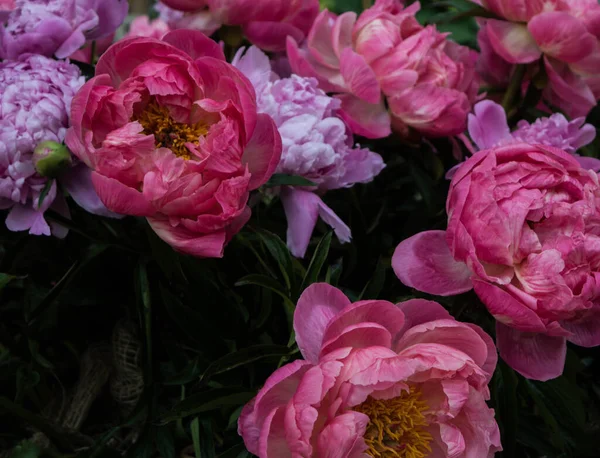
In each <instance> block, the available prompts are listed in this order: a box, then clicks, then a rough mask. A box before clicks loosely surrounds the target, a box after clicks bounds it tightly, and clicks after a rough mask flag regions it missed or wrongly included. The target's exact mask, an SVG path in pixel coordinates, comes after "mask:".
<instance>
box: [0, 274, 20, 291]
mask: <svg viewBox="0 0 600 458" xmlns="http://www.w3.org/2000/svg"><path fill="white" fill-rule="evenodd" d="M15 278H16V277H15V276H14V275H8V274H3V273H0V291H2V289H3V288H4V287H5V286H6V285H8V284H9V283H10V282H11V281H12V280H14V279H15Z"/></svg>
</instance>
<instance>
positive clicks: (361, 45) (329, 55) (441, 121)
mask: <svg viewBox="0 0 600 458" xmlns="http://www.w3.org/2000/svg"><path fill="white" fill-rule="evenodd" d="M418 10H419V4H418V2H417V3H414V4H412V5H410V6H408V7H406V8H403V7H402V4H401V2H400V1H399V0H377V1H376V2H375V5H374V6H373V7H371V8H369V9H368V10H366V11H365V12H363V13H362V14H361V15H360V17H358V18H357V17H356V14H355V13H351V12H349V13H344V14H342V15H340V16H336V15H334V14H332V13H330V12H329V11H327V10H325V11H322V12H321V14H320V15H319V16H318V17H317V19H316V20H315V22H314V24H313V26H312V29H311V32H310V33H309V36H308V40H307V41H306V43H305V44H304V45H300V44H299V43H298V42H296V41H294V40H293V39H292V38H290V39H288V48H287V51H288V56H289V59H290V63H291V66H292V69H293V71H294V72H295V73H297V74H299V75H302V76H311V77H316V78H317V79H318V80H319V84H320V85H321V88H322V89H324V90H326V91H328V92H336V93H338V94H339V95H338V97H339V98H340V100H341V101H342V111H341V113H342V116H343V117H344V119H345V120H346V122H347V123H348V124H349V125H350V127H351V128H352V130H353V131H354V132H355V133H357V134H360V135H363V136H366V137H370V138H380V137H385V136H387V135H389V134H390V132H391V127H393V128H394V129H395V130H396V131H398V132H400V133H401V134H408V130H409V129H411V128H412V129H416V130H418V131H419V132H421V133H423V134H425V135H428V136H448V135H455V134H459V133H461V131H462V130H464V128H465V124H466V118H467V114H468V112H469V111H470V109H471V104H472V103H473V102H474V100H475V97H476V95H477V90H478V78H477V77H476V73H475V63H476V56H477V54H476V53H475V52H473V51H470V50H469V49H468V48H465V47H463V46H459V45H457V44H456V43H453V42H450V41H448V40H447V39H446V35H445V34H442V33H440V32H438V31H437V30H436V29H435V27H434V26H428V27H423V26H421V25H420V24H419V23H418V22H417V20H416V17H415V14H416V13H417V12H418ZM386 102H387V106H388V107H389V112H388V110H387V109H386Z"/></svg>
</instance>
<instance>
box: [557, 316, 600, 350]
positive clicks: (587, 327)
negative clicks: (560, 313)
mask: <svg viewBox="0 0 600 458" xmlns="http://www.w3.org/2000/svg"><path fill="white" fill-rule="evenodd" d="M560 325H561V326H562V327H563V328H564V329H566V330H567V331H570V332H572V333H573V335H572V336H569V337H567V340H569V342H573V343H574V344H576V345H579V346H581V347H587V348H590V347H596V346H598V345H600V313H599V311H598V307H597V306H596V307H594V309H592V310H591V311H590V313H588V314H587V315H586V316H585V317H583V318H581V319H579V320H573V321H563V322H561V323H560Z"/></svg>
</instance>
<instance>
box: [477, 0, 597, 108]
mask: <svg viewBox="0 0 600 458" xmlns="http://www.w3.org/2000/svg"><path fill="white" fill-rule="evenodd" d="M475 3H480V4H481V5H483V6H484V7H486V8H487V9H489V10H490V11H491V12H493V13H494V14H496V15H498V16H499V17H500V18H502V19H489V20H487V21H486V25H485V28H486V29H487V30H486V34H487V36H488V37H489V42H490V44H491V46H492V48H493V49H494V51H495V52H496V53H497V54H498V55H499V56H501V57H502V58H503V59H504V60H506V61H507V62H509V63H512V64H527V63H531V62H535V61H537V60H539V59H540V58H541V57H543V62H544V65H545V69H546V73H547V74H548V79H549V87H548V89H547V91H546V93H545V96H546V98H547V99H548V100H549V101H550V102H551V103H552V104H555V105H557V106H559V107H560V108H561V109H562V110H564V111H565V112H566V113H567V114H568V115H569V116H571V117H577V116H585V115H587V113H588V112H589V111H590V110H591V109H592V108H593V107H594V106H595V105H596V100H598V99H600V76H599V74H600V42H599V41H598V39H599V37H600V28H599V26H598V24H600V5H599V4H598V2H597V1H596V0H549V1H545V2H540V1H530V2H524V1H523V0H481V1H479V0H477V1H475Z"/></svg>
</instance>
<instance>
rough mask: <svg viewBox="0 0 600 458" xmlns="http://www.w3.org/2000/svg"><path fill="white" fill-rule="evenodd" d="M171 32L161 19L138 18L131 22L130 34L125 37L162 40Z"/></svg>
mask: <svg viewBox="0 0 600 458" xmlns="http://www.w3.org/2000/svg"><path fill="white" fill-rule="evenodd" d="M170 30H171V28H170V27H169V25H168V24H167V23H166V22H165V21H163V20H162V19H160V18H158V19H154V20H150V18H149V17H148V16H138V17H136V18H135V19H134V20H133V21H131V25H130V26H129V32H127V35H126V36H125V37H126V38H130V37H150V38H156V39H158V40H160V39H161V38H162V37H164V36H165V35H166V34H167V33H169V32H170Z"/></svg>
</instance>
